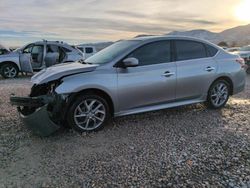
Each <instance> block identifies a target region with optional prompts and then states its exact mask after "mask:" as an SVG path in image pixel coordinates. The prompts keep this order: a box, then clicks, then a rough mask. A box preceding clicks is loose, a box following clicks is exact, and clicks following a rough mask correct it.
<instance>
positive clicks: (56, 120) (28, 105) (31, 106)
mask: <svg viewBox="0 0 250 188" xmlns="http://www.w3.org/2000/svg"><path fill="white" fill-rule="evenodd" d="M59 84H60V81H52V82H49V83H46V84H41V85H34V86H33V87H32V89H31V93H30V95H29V97H16V96H11V97H10V102H11V104H12V105H15V106H17V109H18V112H19V113H20V117H21V119H22V120H23V122H24V124H25V125H26V126H27V127H28V128H29V129H31V130H32V131H33V132H34V133H35V134H37V135H40V136H49V135H51V134H52V133H54V132H56V131H57V130H59V129H60V128H61V127H62V126H63V125H64V123H63V120H64V117H65V112H64V110H63V109H65V106H66V100H67V96H66V95H60V94H57V93H56V92H55V88H56V87H57V86H58V85H59Z"/></svg>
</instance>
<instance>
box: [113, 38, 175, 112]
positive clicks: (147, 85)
mask: <svg viewBox="0 0 250 188" xmlns="http://www.w3.org/2000/svg"><path fill="white" fill-rule="evenodd" d="M171 54H172V53H171V42H170V41H159V42H153V43H149V44H146V45H144V46H142V47H139V48H138V49H136V50H135V51H134V52H132V53H131V54H130V55H128V56H127V57H134V58H137V59H138V60H139V66H138V67H130V68H126V69H124V68H118V69H117V71H118V101H119V111H120V113H122V112H129V111H133V110H136V109H137V110H138V109H140V108H145V107H150V106H155V105H160V104H166V103H168V102H171V101H174V100H175V86H176V64H175V62H172V57H171Z"/></svg>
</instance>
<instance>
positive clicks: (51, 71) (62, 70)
mask: <svg viewBox="0 0 250 188" xmlns="http://www.w3.org/2000/svg"><path fill="white" fill-rule="evenodd" d="M97 66H98V65H90V64H81V63H79V62H75V63H63V64H58V65H54V66H52V67H49V68H46V69H43V70H41V71H40V72H38V73H37V74H35V75H34V76H33V77H32V78H31V82H32V83H34V84H43V83H47V82H50V81H53V80H57V79H60V78H62V77H65V76H68V75H73V74H78V73H84V72H91V71H94V70H95V69H96V67H97Z"/></svg>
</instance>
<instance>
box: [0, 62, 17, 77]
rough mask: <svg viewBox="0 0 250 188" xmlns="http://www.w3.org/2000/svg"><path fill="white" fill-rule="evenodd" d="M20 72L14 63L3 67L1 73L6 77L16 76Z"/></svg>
mask: <svg viewBox="0 0 250 188" xmlns="http://www.w3.org/2000/svg"><path fill="white" fill-rule="evenodd" d="M18 73H19V70H18V68H17V67H16V66H15V65H14V64H12V63H8V64H5V65H3V66H2V67H1V75H2V76H3V77H4V78H16V77H17V76H18Z"/></svg>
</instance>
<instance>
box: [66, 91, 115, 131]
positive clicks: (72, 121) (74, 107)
mask: <svg viewBox="0 0 250 188" xmlns="http://www.w3.org/2000/svg"><path fill="white" fill-rule="evenodd" d="M84 101H87V105H88V106H90V104H91V102H93V101H96V102H95V103H94V104H93V105H92V107H91V108H92V110H93V111H92V110H91V112H87V111H88V110H87V108H86V105H85V103H84ZM79 105H80V107H81V111H80V110H79V108H78V107H79ZM98 105H101V107H100V110H98V111H105V115H103V113H99V114H95V112H94V110H95V109H96V108H97V106H98ZM79 112H80V113H79ZM90 113H91V114H90ZM81 114H84V117H75V116H76V115H81ZM86 114H87V115H86ZM91 115H92V116H93V117H91ZM96 116H97V117H98V118H99V119H103V122H102V123H101V124H100V125H98V126H97V127H95V126H94V123H95V121H94V120H93V119H95V117H96ZM110 117H111V114H110V108H109V105H108V103H107V101H106V100H105V99H104V98H103V97H101V96H99V95H96V94H84V95H81V96H78V97H77V98H76V99H75V100H74V101H73V102H72V104H71V105H70V107H69V110H68V113H67V123H68V125H69V126H70V127H71V128H73V129H74V130H75V131H77V132H79V133H82V132H95V131H99V130H101V129H102V128H103V127H104V126H105V125H106V124H107V122H108V121H109V120H110ZM88 118H90V120H89V125H88V128H86V123H87V121H88V120H87V119H88ZM92 118H93V119H92ZM76 119H77V120H76ZM77 121H78V123H77ZM79 121H80V122H82V123H83V124H82V125H81V123H80V125H79ZM99 121H100V120H98V119H96V122H99ZM84 122H85V124H84ZM92 125H93V126H92ZM94 127H95V128H94Z"/></svg>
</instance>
